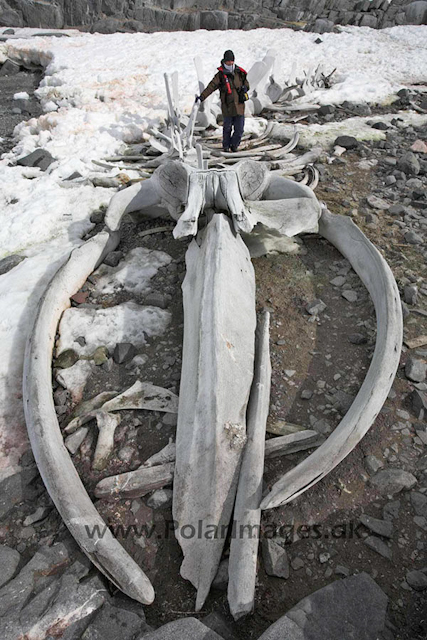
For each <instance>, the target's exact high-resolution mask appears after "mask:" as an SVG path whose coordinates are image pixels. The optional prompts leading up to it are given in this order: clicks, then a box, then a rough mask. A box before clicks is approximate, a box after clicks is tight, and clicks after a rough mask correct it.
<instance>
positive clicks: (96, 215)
mask: <svg viewBox="0 0 427 640" xmlns="http://www.w3.org/2000/svg"><path fill="white" fill-rule="evenodd" d="M104 218H105V211H101V210H99V211H94V212H93V213H91V214H90V218H89V220H90V221H91V222H92V223H93V224H100V223H101V222H104ZM111 253H116V252H114V251H111V252H110V253H108V254H107V256H106V257H107V258H108V256H109V255H111ZM104 262H105V258H104ZM111 266H113V267H115V266H117V265H111Z"/></svg>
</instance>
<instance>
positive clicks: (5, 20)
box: [0, 2, 24, 35]
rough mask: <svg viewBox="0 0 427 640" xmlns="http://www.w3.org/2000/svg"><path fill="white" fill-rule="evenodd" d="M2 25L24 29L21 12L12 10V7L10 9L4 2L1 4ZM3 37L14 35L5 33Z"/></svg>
mask: <svg viewBox="0 0 427 640" xmlns="http://www.w3.org/2000/svg"><path fill="white" fill-rule="evenodd" d="M0 25H1V26H3V27H23V26H24V19H23V17H22V13H21V11H18V10H15V9H12V8H11V7H9V6H8V5H6V4H5V3H3V2H2V3H1V4H0ZM7 31H9V30H7ZM3 35H12V34H10V33H7V32H6V31H4V32H3Z"/></svg>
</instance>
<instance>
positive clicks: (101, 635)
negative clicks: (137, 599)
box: [81, 603, 143, 640]
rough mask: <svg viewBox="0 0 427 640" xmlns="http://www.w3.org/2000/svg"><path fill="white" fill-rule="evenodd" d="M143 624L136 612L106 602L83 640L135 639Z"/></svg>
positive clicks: (82, 637)
mask: <svg viewBox="0 0 427 640" xmlns="http://www.w3.org/2000/svg"><path fill="white" fill-rule="evenodd" d="M142 626H143V623H142V621H141V618H140V617H139V616H138V615H136V613H132V612H131V611H126V610H124V609H119V608H117V607H112V606H111V605H110V604H108V603H105V604H104V606H103V607H102V608H101V610H100V611H99V613H98V614H97V615H96V617H95V619H94V620H93V622H91V623H90V624H89V626H88V627H87V629H86V631H85V632H84V633H83V635H82V636H81V640H119V639H120V640H134V638H135V637H136V634H137V633H138V632H140V631H141V630H142Z"/></svg>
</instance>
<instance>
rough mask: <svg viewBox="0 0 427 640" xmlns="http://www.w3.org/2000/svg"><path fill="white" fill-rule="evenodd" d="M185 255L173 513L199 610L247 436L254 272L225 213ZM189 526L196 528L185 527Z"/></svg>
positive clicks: (183, 569)
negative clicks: (185, 272) (182, 338)
mask: <svg viewBox="0 0 427 640" xmlns="http://www.w3.org/2000/svg"><path fill="white" fill-rule="evenodd" d="M199 244H200V246H199ZM186 261H187V274H186V277H185V280H184V283H183V301H184V320H185V321H184V345H183V361H182V375H181V381H182V382H181V390H180V399H179V410H178V428H177V441H176V471H175V481H174V498H173V516H174V519H175V521H176V522H177V524H178V527H177V530H176V532H175V535H176V537H177V539H178V542H179V543H180V545H181V548H182V551H183V554H184V560H183V563H182V565H181V575H182V576H183V578H185V579H187V580H190V582H192V583H193V585H194V586H195V587H196V589H197V600H196V610H197V611H199V610H200V608H201V607H202V605H203V603H204V601H205V599H206V596H207V595H208V593H209V589H210V585H211V582H212V580H213V578H214V577H215V575H216V572H217V569H218V565H219V562H220V559H221V553H222V549H223V546H224V542H225V533H226V531H227V528H228V526H229V522H230V517H231V512H232V508H233V503H234V498H235V493H236V489H237V481H238V474H239V467H240V461H241V454H242V450H243V447H244V444H245V441H246V424H245V423H246V407H247V402H248V398H249V392H250V387H251V383H252V377H253V360H254V336H255V279H254V272H253V267H252V264H251V261H250V257H249V253H248V250H247V249H246V247H245V245H244V243H243V241H242V239H241V238H240V236H235V235H234V233H233V231H232V228H231V226H230V221H229V219H228V218H227V217H226V216H225V215H223V214H215V215H214V216H213V218H212V220H211V221H210V223H209V224H208V226H207V228H206V229H205V230H204V231H203V232H201V233H200V235H199V236H198V237H197V240H193V242H192V243H191V244H190V246H189V248H188V250H187V255H186ZM193 527H194V530H195V531H196V532H197V533H196V534H195V535H188V534H189V533H190V532H191V531H192V530H193V529H192V528H193ZM214 531H216V532H217V536H216V537H214V535H213V532H214Z"/></svg>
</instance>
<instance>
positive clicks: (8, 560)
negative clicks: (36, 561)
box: [0, 544, 21, 589]
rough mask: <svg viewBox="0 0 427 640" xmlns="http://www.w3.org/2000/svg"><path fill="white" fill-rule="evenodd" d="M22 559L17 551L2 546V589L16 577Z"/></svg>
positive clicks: (0, 553) (0, 562)
mask: <svg viewBox="0 0 427 640" xmlns="http://www.w3.org/2000/svg"><path fill="white" fill-rule="evenodd" d="M20 559H21V556H20V554H19V553H18V552H17V551H16V550H15V549H11V548H10V547H7V546H6V545H3V544H2V545H0V567H1V573H0V589H1V588H2V587H3V586H4V585H5V584H6V583H7V582H9V580H11V579H12V578H13V577H14V575H15V573H16V570H17V568H18V565H19V561H20Z"/></svg>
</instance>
